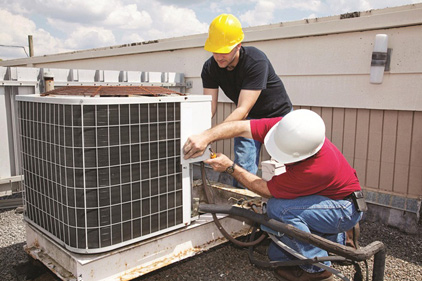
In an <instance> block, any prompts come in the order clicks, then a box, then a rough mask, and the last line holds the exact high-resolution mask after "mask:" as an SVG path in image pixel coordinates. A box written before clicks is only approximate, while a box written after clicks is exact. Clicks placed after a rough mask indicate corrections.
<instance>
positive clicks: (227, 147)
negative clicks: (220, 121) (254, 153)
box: [220, 103, 234, 159]
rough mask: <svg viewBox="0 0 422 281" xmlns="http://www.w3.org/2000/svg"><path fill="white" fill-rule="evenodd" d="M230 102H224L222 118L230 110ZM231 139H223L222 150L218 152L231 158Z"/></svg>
mask: <svg viewBox="0 0 422 281" xmlns="http://www.w3.org/2000/svg"><path fill="white" fill-rule="evenodd" d="M231 105H232V103H225V104H224V106H223V107H224V119H226V118H227V117H228V116H229V115H230V113H231V112H232V106H231ZM232 146H233V145H232V140H225V141H224V142H223V150H221V151H220V152H221V153H223V154H225V155H227V156H228V157H230V158H232V155H231V149H232ZM233 159H234V158H233Z"/></svg>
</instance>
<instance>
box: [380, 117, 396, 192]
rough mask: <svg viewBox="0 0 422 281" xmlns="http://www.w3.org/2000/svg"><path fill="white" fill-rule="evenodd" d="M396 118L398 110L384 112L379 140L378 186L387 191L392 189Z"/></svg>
mask: <svg viewBox="0 0 422 281" xmlns="http://www.w3.org/2000/svg"><path fill="white" fill-rule="evenodd" d="M397 118H398V112H397V111H395V110H393V111H386V112H385V113H384V124H383V130H382V141H381V169H380V186H382V189H383V190H388V191H393V180H394V178H393V176H394V162H395V156H396V155H395V148H396V136H397Z"/></svg>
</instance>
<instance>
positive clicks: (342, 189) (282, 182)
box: [251, 117, 361, 200]
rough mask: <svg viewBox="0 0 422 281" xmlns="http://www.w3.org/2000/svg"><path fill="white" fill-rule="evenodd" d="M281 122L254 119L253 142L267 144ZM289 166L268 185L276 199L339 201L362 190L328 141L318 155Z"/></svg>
mask: <svg viewBox="0 0 422 281" xmlns="http://www.w3.org/2000/svg"><path fill="white" fill-rule="evenodd" d="M280 120H281V117H277V118H267V119H265V118H264V119H253V120H251V132H252V137H253V139H255V140H257V141H259V142H261V143H264V138H265V136H266V134H267V133H268V131H269V130H270V129H271V127H272V126H274V125H275V124H276V123H277V122H278V121H280ZM285 166H286V172H285V173H283V174H281V175H278V176H274V177H273V178H272V179H271V180H269V181H268V182H267V186H268V189H269V190H270V192H271V195H272V196H273V197H275V198H284V199H293V198H296V197H299V196H306V195H312V194H317V195H323V196H326V197H329V198H331V199H334V200H338V199H342V198H344V197H346V196H347V195H349V194H350V193H352V192H354V191H358V190H360V189H361V188H360V184H359V180H358V178H357V176H356V171H355V169H353V168H352V167H351V166H350V165H349V163H348V162H347V160H346V158H344V156H343V154H342V153H341V152H340V151H339V150H338V149H337V147H336V146H335V145H334V144H333V143H331V141H330V140H329V139H327V138H325V142H324V145H323V146H322V148H321V150H320V151H319V152H318V153H317V154H315V155H314V156H312V157H310V158H307V159H305V160H303V161H300V162H297V163H292V164H286V165H285Z"/></svg>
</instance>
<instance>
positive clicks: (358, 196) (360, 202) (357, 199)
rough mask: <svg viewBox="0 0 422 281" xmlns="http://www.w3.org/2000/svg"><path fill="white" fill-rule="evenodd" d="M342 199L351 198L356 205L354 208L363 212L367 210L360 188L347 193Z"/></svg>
mask: <svg viewBox="0 0 422 281" xmlns="http://www.w3.org/2000/svg"><path fill="white" fill-rule="evenodd" d="M343 199H344V200H348V199H352V201H353V204H354V205H355V207H356V210H358V211H359V212H365V211H367V210H368V206H366V201H365V198H364V196H363V192H362V190H359V191H355V192H353V193H351V194H349V195H347V196H346V197H344V198H343Z"/></svg>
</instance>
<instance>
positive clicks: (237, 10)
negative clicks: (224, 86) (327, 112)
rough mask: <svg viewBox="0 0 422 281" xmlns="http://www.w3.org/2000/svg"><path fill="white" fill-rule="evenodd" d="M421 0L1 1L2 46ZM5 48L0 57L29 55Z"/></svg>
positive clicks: (137, 37)
mask: <svg viewBox="0 0 422 281" xmlns="http://www.w3.org/2000/svg"><path fill="white" fill-rule="evenodd" d="M420 2H422V0H296V1H290V0H245V1H237V0H215V1H212V2H210V1H205V0H196V1H188V0H181V1H171V0H107V1H104V0H32V1H28V0H0V25H1V26H0V44H3V45H6V44H10V45H12V44H13V45H20V46H27V45H28V41H27V40H28V39H27V36H28V35H29V34H31V35H33V36H34V47H35V55H44V54H51V53H59V52H67V51H73V50H81V49H86V48H96V47H103V46H110V45H116V44H128V43H132V42H141V41H146V40H155V39H158V40H159V39H164V38H171V37H178V36H185V35H191V34H198V33H206V32H207V31H208V26H209V23H210V22H211V20H212V19H213V18H215V17H216V16H217V15H219V14H221V13H233V14H234V15H236V16H237V17H238V18H239V19H240V21H241V22H242V25H243V26H244V27H247V26H256V25H263V24H270V23H275V22H284V21H289V20H299V19H303V18H310V17H322V16H330V15H338V14H341V13H346V12H354V11H364V10H369V9H380V8H385V7H392V6H400V5H405V4H410V3H420ZM24 56H25V54H24V52H23V50H22V49H18V48H16V49H9V48H0V58H3V59H9V58H14V57H24Z"/></svg>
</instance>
